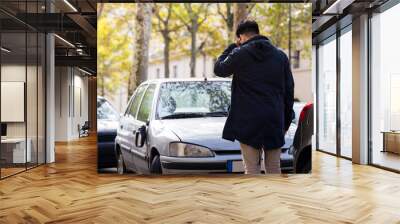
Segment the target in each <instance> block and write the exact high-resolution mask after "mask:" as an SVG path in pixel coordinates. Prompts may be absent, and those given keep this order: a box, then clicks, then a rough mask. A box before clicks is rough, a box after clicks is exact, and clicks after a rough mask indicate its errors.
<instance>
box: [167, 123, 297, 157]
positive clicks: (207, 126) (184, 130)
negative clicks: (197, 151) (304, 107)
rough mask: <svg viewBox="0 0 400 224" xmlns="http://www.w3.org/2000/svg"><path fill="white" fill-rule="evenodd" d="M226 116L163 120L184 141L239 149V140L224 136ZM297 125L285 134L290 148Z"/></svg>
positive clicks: (219, 147)
mask: <svg viewBox="0 0 400 224" xmlns="http://www.w3.org/2000/svg"><path fill="white" fill-rule="evenodd" d="M225 121H226V117H204V118H185V119H169V120H162V121H161V122H162V124H163V126H164V127H166V128H167V129H169V130H171V131H172V132H173V133H175V134H176V135H177V136H178V138H179V139H180V140H181V141H182V142H187V143H193V144H197V145H202V146H206V147H208V148H210V149H213V150H239V149H240V144H239V142H238V141H235V142H231V141H228V140H225V139H223V138H222V131H223V129H224V125H225ZM295 130H296V125H293V124H292V125H291V127H290V129H289V131H288V135H287V136H285V142H286V144H285V145H284V146H283V148H289V147H290V145H291V144H292V142H293V137H294V132H295Z"/></svg>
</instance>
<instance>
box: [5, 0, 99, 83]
mask: <svg viewBox="0 0 400 224" xmlns="http://www.w3.org/2000/svg"><path fill="white" fill-rule="evenodd" d="M96 4H97V1H96V0H47V5H46V1H45V0H35V1H25V0H1V2H0V22H1V29H2V33H3V35H2V36H4V37H3V38H7V42H8V47H9V48H14V49H13V51H12V52H11V53H10V54H9V55H8V56H9V58H12V57H11V56H12V55H11V54H13V55H14V56H15V58H17V55H18V54H19V55H22V54H23V55H26V52H25V51H23V50H22V49H24V46H25V42H24V40H25V38H24V37H25V35H23V34H21V33H24V32H25V31H26V30H27V31H28V33H29V32H30V31H32V32H51V33H55V34H56V37H55V55H56V58H55V62H56V66H66V65H68V66H77V67H80V68H81V69H84V70H86V71H88V72H89V73H91V74H94V75H95V74H96V67H97V63H96V58H97V31H96V29H97V12H96ZM50 12H51V13H50ZM28 36H29V35H28ZM21 38H22V40H21ZM28 39H29V38H28ZM4 41H5V40H4ZM21 41H22V42H21ZM3 45H4V46H5V42H3ZM32 47H33V46H32ZM30 48H31V45H29V44H28V48H27V52H28V56H29V52H31V51H33V50H32V49H30ZM28 58H29V57H28Z"/></svg>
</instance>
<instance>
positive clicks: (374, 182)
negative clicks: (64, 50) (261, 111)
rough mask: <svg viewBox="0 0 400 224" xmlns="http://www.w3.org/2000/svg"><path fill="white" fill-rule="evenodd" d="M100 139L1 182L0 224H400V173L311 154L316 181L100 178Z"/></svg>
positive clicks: (65, 148) (59, 150) (62, 147)
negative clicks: (97, 143) (98, 168)
mask: <svg viewBox="0 0 400 224" xmlns="http://www.w3.org/2000/svg"><path fill="white" fill-rule="evenodd" d="M95 163H96V139H95V138H94V137H89V138H84V139H82V140H80V141H75V142H70V143H68V144H60V143H59V144H57V146H56V163H54V164H49V165H46V166H41V167H38V168H35V169H33V170H29V171H27V172H25V173H22V174H19V175H16V176H13V177H10V178H7V179H5V180H2V181H0V202H1V203H0V223H400V212H399V211H400V200H399V198H400V175H399V174H396V173H392V172H388V171H384V170H381V169H378V168H374V167H370V166H360V165H353V164H352V163H351V162H350V161H348V160H344V159H339V158H336V157H333V156H330V155H326V154H324V153H320V152H314V153H313V173H312V174H310V175H282V176H278V175H271V176H245V175H223V174H218V175H209V176H206V175H202V176H198V175H185V176H162V177H159V176H157V177H150V176H136V175H134V174H131V175H126V176H118V175H116V174H97V171H96V164H95Z"/></svg>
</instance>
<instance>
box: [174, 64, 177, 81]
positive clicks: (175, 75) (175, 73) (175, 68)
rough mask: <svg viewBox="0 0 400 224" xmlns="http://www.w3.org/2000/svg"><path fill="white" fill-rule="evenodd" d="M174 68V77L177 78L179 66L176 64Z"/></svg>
mask: <svg viewBox="0 0 400 224" xmlns="http://www.w3.org/2000/svg"><path fill="white" fill-rule="evenodd" d="M173 70H174V78H177V77H178V66H177V65H174V67H173Z"/></svg>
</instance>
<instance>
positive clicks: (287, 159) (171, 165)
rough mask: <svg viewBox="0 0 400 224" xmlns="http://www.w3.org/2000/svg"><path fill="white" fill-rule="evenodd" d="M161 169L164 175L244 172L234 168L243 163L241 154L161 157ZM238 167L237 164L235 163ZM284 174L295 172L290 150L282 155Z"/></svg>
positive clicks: (286, 150) (242, 169) (262, 166)
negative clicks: (238, 163) (238, 162)
mask: <svg viewBox="0 0 400 224" xmlns="http://www.w3.org/2000/svg"><path fill="white" fill-rule="evenodd" d="M160 160H161V167H162V171H163V173H164V174H180V173H215V172H217V173H221V172H228V173H233V172H244V168H243V165H242V166H239V167H236V168H235V167H232V166H233V165H232V164H233V163H234V161H240V162H242V155H241V154H233V155H229V154H228V155H216V156H215V157H203V158H190V157H169V156H161V157H160ZM235 164H236V165H237V162H236V163H235ZM261 169H262V170H264V162H263V161H261ZM281 169H282V172H292V171H293V156H292V155H291V154H289V150H288V149H283V150H282V153H281Z"/></svg>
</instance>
